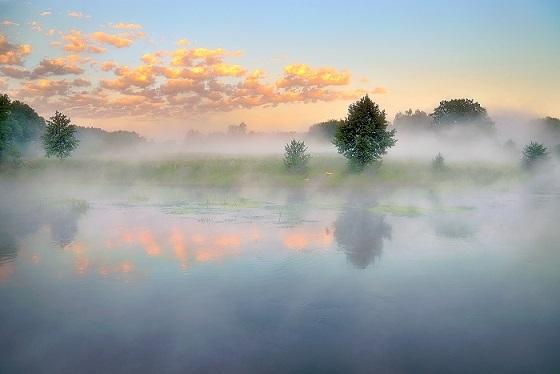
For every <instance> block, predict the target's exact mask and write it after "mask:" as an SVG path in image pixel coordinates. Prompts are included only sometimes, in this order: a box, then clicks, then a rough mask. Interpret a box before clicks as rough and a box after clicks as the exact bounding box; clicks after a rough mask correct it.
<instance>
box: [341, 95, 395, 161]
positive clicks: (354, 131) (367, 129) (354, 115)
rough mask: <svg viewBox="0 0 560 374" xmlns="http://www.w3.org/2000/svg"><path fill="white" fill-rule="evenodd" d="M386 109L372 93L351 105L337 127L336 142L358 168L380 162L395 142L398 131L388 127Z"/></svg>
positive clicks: (342, 152)
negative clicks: (377, 101)
mask: <svg viewBox="0 0 560 374" xmlns="http://www.w3.org/2000/svg"><path fill="white" fill-rule="evenodd" d="M387 126H388V122H387V120H386V115H385V111H384V110H380V109H379V106H378V105H377V104H376V103H374V102H373V101H372V100H371V99H370V98H369V96H367V95H366V96H364V97H363V98H361V99H360V100H358V101H356V102H355V103H353V104H350V106H349V107H348V116H347V117H346V120H345V121H344V123H343V124H342V125H341V126H339V127H338V128H337V131H336V136H335V139H334V141H333V143H334V145H335V146H336V147H337V148H338V152H339V153H341V154H343V155H344V157H346V158H347V159H348V161H349V163H350V167H351V168H352V169H355V170H358V171H359V170H363V169H364V168H365V167H366V166H367V165H368V164H370V163H372V162H377V161H380V160H381V158H382V157H383V155H384V154H385V153H387V149H389V148H390V147H392V146H393V145H395V143H396V140H395V130H394V129H393V130H387Z"/></svg>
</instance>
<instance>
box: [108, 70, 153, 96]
mask: <svg viewBox="0 0 560 374" xmlns="http://www.w3.org/2000/svg"><path fill="white" fill-rule="evenodd" d="M115 74H116V75H117V76H118V78H117V79H112V80H103V81H101V87H103V88H109V89H114V90H122V89H125V88H129V87H131V86H136V87H148V86H150V85H151V84H153V83H154V81H155V75H154V71H153V68H152V67H151V66H150V65H141V66H139V67H137V68H136V69H130V68H129V67H128V66H123V67H119V68H116V69H115Z"/></svg>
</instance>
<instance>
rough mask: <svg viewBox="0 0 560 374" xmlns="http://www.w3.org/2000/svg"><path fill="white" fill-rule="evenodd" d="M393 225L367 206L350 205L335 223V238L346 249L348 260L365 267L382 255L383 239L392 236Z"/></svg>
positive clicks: (357, 265)
mask: <svg viewBox="0 0 560 374" xmlns="http://www.w3.org/2000/svg"><path fill="white" fill-rule="evenodd" d="M391 232H392V227H391V225H390V224H389V223H387V222H385V217H384V216H380V215H376V214H374V213H372V212H371V211H370V210H368V209H367V208H357V207H349V208H346V209H345V210H343V211H342V212H341V213H340V214H339V216H338V218H337V219H336V221H335V223H334V238H335V240H336V243H337V244H338V245H339V246H340V247H341V248H342V249H343V250H344V252H345V253H346V257H347V259H348V261H349V262H350V263H351V264H352V265H354V266H355V267H356V268H358V269H365V268H367V267H368V266H369V265H370V264H372V263H373V262H375V260H376V259H377V258H378V257H379V256H381V253H382V251H383V240H384V239H390V238H391Z"/></svg>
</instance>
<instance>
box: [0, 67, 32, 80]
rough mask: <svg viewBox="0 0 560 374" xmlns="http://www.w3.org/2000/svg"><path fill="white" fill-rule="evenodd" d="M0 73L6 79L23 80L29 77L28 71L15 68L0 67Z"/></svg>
mask: <svg viewBox="0 0 560 374" xmlns="http://www.w3.org/2000/svg"><path fill="white" fill-rule="evenodd" d="M0 71H1V72H2V73H3V74H4V75H5V76H7V77H10V78H15V79H23V78H27V77H29V71H28V70H27V69H21V68H17V67H15V66H10V65H6V66H2V67H0Z"/></svg>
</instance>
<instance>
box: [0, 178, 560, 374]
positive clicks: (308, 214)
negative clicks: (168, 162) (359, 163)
mask: <svg viewBox="0 0 560 374" xmlns="http://www.w3.org/2000/svg"><path fill="white" fill-rule="evenodd" d="M4 189H5V190H6V191H8V190H9V192H6V193H5V194H4V196H3V197H2V199H1V204H2V205H1V206H0V219H1V229H0V321H1V323H0V352H1V353H0V355H1V360H0V372H2V373H12V372H14V373H31V372H49V373H63V372H68V373H70V372H72V373H73V372H92V373H109V372H111V373H114V372H209V373H215V372H234V373H237V372H241V373H243V372H319V373H327V372H358V373H360V372H363V373H371V372H389V373H393V372H394V373H403V372H524V373H526V372H558V371H559V370H560V355H559V354H558V350H559V348H558V347H560V291H559V286H560V270H559V269H560V248H559V247H560V245H559V244H560V231H559V230H558V218H560V214H559V213H558V212H559V210H558V208H559V207H560V196H559V195H557V194H554V193H551V192H546V191H545V192H543V191H533V190H530V189H523V188H519V189H516V190H514V191H484V190H478V191H472V190H470V191H463V192H461V193H457V192H454V193H452V192H448V193H442V192H440V193H438V192H434V191H416V190H399V191H384V192H380V191H377V192H374V191H368V192H367V193H366V192H363V191H362V192H359V193H358V192H356V191H354V192H350V191H347V192H340V191H339V192H337V193H334V192H324V191H323V192H321V191H311V190H290V191H281V192H279V191H275V192H272V191H248V190H243V191H242V190H239V191H200V190H198V191H193V190H187V189H157V190H154V189H143V188H139V187H137V188H129V189H123V188H118V187H113V188H108V187H104V188H102V189H101V188H98V189H96V188H93V187H91V188H84V187H80V188H75V189H74V190H72V191H70V190H69V191H65V192H61V191H60V190H56V189H54V188H53V189H52V190H51V191H47V192H42V193H41V194H39V193H37V192H33V191H30V190H27V189H26V188H24V187H18V186H7V187H6V186H5V188H4Z"/></svg>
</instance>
